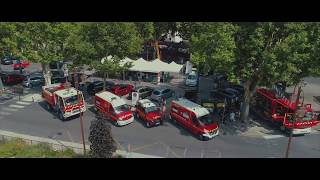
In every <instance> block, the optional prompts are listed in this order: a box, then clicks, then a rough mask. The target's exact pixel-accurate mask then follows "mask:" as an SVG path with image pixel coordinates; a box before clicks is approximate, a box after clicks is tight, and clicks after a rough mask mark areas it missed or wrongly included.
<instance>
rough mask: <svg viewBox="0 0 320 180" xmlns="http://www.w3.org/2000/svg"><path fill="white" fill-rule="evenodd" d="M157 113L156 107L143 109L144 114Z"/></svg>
mask: <svg viewBox="0 0 320 180" xmlns="http://www.w3.org/2000/svg"><path fill="white" fill-rule="evenodd" d="M157 111H158V109H157V107H156V106H150V107H148V108H146V109H145V112H146V113H150V112H157Z"/></svg>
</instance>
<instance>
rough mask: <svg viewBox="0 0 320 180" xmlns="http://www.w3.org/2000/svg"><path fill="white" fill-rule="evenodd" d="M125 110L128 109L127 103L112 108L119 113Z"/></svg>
mask: <svg viewBox="0 0 320 180" xmlns="http://www.w3.org/2000/svg"><path fill="white" fill-rule="evenodd" d="M127 111H129V106H128V105H127V104H123V105H121V106H118V107H115V108H114V112H115V113H116V114H120V113H123V112H127Z"/></svg>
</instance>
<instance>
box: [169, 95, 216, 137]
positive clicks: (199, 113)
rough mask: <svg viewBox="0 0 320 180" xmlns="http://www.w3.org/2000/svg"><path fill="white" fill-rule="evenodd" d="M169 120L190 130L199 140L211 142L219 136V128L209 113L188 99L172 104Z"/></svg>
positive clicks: (181, 99) (175, 101) (180, 99)
mask: <svg viewBox="0 0 320 180" xmlns="http://www.w3.org/2000/svg"><path fill="white" fill-rule="evenodd" d="M169 118H170V119H171V121H172V122H173V123H175V124H179V125H181V126H182V127H184V128H186V129H187V130H189V131H190V132H191V133H193V134H194V135H195V136H197V137H198V139H199V140H209V139H212V138H214V137H215V136H217V135H219V126H218V124H217V122H215V120H214V118H213V117H212V116H211V115H210V113H209V111H208V110H207V109H206V108H204V107H202V106H200V105H198V104H196V103H194V102H191V101H189V100H187V99H184V98H179V99H178V100H174V101H172V102H171V107H170V115H169Z"/></svg>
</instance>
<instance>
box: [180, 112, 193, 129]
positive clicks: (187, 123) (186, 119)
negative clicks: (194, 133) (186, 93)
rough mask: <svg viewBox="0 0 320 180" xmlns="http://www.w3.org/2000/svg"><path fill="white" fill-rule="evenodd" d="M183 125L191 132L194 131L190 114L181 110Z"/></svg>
mask: <svg viewBox="0 0 320 180" xmlns="http://www.w3.org/2000/svg"><path fill="white" fill-rule="evenodd" d="M179 118H180V122H181V124H182V125H183V126H184V127H186V128H187V129H189V130H192V122H191V119H190V112H189V111H187V110H185V109H183V108H181V116H179Z"/></svg>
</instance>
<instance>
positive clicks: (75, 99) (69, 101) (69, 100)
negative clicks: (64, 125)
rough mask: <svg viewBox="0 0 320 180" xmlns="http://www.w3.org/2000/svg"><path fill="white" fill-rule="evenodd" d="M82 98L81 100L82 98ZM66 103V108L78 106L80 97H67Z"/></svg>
mask: <svg viewBox="0 0 320 180" xmlns="http://www.w3.org/2000/svg"><path fill="white" fill-rule="evenodd" d="M80 98H81V96H80ZM81 100H82V99H80V101H81ZM64 102H65V104H66V106H70V105H75V104H78V96H77V95H75V96H71V97H67V98H65V99H64Z"/></svg>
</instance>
